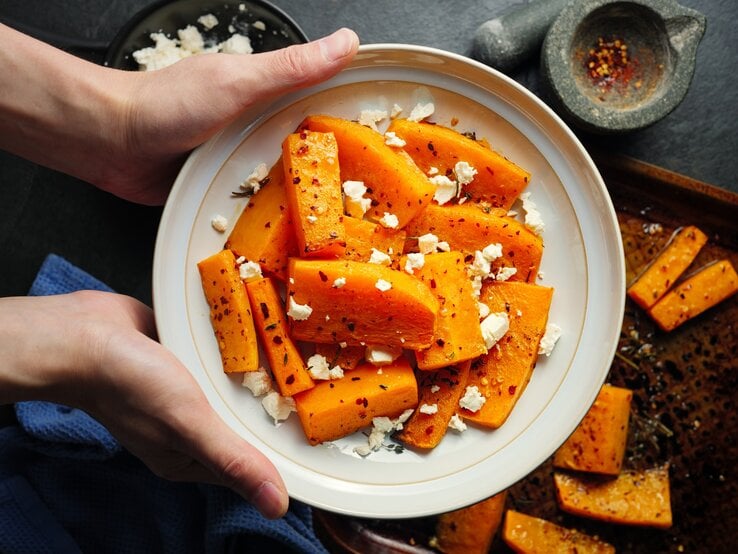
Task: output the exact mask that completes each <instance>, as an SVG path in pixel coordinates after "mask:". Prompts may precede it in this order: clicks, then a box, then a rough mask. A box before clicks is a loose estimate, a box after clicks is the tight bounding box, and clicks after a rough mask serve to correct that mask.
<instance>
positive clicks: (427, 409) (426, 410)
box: [418, 404, 438, 415]
mask: <svg viewBox="0 0 738 554" xmlns="http://www.w3.org/2000/svg"><path fill="white" fill-rule="evenodd" d="M418 411H419V412H420V413H421V414H427V415H433V414H437V413H438V404H423V405H422V406H421V407H420V408H419V409H418Z"/></svg>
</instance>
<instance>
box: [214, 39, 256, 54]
mask: <svg viewBox="0 0 738 554" xmlns="http://www.w3.org/2000/svg"><path fill="white" fill-rule="evenodd" d="M218 50H219V51H220V52H223V53H224V54H251V53H253V52H254V49H253V48H252V47H251V41H250V40H249V37H246V36H244V35H231V37H230V38H229V39H228V40H226V41H224V42H221V43H220V44H219V45H218Z"/></svg>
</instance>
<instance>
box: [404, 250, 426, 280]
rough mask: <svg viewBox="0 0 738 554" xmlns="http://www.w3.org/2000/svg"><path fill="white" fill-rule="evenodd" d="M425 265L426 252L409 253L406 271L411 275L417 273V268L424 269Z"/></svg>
mask: <svg viewBox="0 0 738 554" xmlns="http://www.w3.org/2000/svg"><path fill="white" fill-rule="evenodd" d="M424 265H425V254H423V253H422V252H421V253H415V252H411V253H410V254H408V255H407V261H406V262H405V271H407V272H408V273H409V274H410V275H413V274H414V273H415V270H416V269H422V268H423V266H424Z"/></svg>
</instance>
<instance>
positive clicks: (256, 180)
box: [240, 163, 269, 194]
mask: <svg viewBox="0 0 738 554" xmlns="http://www.w3.org/2000/svg"><path fill="white" fill-rule="evenodd" d="M267 175H269V170H268V169H267V166H266V164H265V163H260V164H259V165H257V166H256V167H255V168H254V170H253V171H252V172H251V173H249V176H248V177H246V179H244V181H243V183H241V185H240V188H241V190H245V191H248V192H250V193H251V194H256V193H257V192H259V189H260V188H261V182H262V181H263V180H264V179H266V178H267Z"/></svg>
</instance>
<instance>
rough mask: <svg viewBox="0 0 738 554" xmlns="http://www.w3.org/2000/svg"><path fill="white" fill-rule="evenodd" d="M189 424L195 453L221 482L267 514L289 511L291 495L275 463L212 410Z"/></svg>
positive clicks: (275, 516)
mask: <svg viewBox="0 0 738 554" xmlns="http://www.w3.org/2000/svg"><path fill="white" fill-rule="evenodd" d="M198 419H199V423H198V424H196V425H191V426H190V431H189V439H190V441H191V442H190V444H192V445H194V446H195V451H194V452H193V453H192V455H193V457H194V458H195V459H196V460H198V461H199V462H200V463H201V464H202V465H203V467H205V468H207V470H208V471H209V472H210V474H211V476H212V475H214V476H216V478H217V479H218V482H219V483H220V484H222V485H225V486H227V487H229V488H231V489H233V490H234V491H235V492H237V493H238V494H240V495H241V496H242V497H243V498H245V499H246V500H247V501H249V502H250V503H252V504H253V505H254V506H255V507H256V508H257V509H258V510H259V511H260V512H261V513H262V514H263V515H264V517H267V518H270V519H273V518H278V517H281V516H283V515H284V514H285V512H286V511H287V507H288V504H289V497H288V496H287V490H286V488H285V485H284V482H283V481H282V478H281V477H280V476H279V473H278V472H277V470H276V468H275V467H274V466H273V465H272V463H271V462H270V461H269V459H267V457H266V456H264V455H263V454H262V453H261V452H259V451H258V450H257V449H256V448H254V447H253V446H252V445H250V444H249V443H247V442H246V441H244V440H243V439H242V438H241V437H240V436H238V435H237V434H236V433H235V432H234V431H233V430H231V429H230V427H228V426H227V425H226V424H225V423H223V421H222V420H220V418H219V417H218V416H217V415H216V414H215V413H214V412H213V413H212V414H211V416H209V417H207V418H205V419H207V420H208V421H204V420H203V418H202V417H200V418H198Z"/></svg>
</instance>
